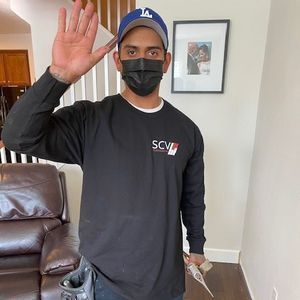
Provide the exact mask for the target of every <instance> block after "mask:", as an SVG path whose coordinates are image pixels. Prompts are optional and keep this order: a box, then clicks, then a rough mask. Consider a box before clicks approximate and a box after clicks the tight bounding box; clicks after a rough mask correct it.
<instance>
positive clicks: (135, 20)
mask: <svg viewBox="0 0 300 300" xmlns="http://www.w3.org/2000/svg"><path fill="white" fill-rule="evenodd" d="M138 26H145V27H149V28H151V29H153V30H154V31H156V33H157V34H158V35H159V36H160V37H161V39H162V41H163V45H164V48H165V50H167V49H168V45H169V40H168V29H167V26H166V24H165V22H164V21H163V19H162V18H161V16H160V15H159V14H158V13H156V12H155V11H154V10H152V9H151V8H148V7H142V8H137V9H135V10H133V11H131V12H130V13H129V14H127V15H126V16H125V17H124V18H123V19H122V20H121V23H120V26H119V31H118V47H119V46H120V43H121V41H122V39H123V38H124V36H125V35H126V33H128V31H129V30H131V29H133V28H135V27H138Z"/></svg>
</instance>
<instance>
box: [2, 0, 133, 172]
mask: <svg viewBox="0 0 300 300" xmlns="http://www.w3.org/2000/svg"><path fill="white" fill-rule="evenodd" d="M90 1H92V2H93V3H94V4H95V7H96V9H97V12H98V15H99V17H100V23H101V24H99V28H98V34H97V38H96V42H95V48H96V47H99V46H100V45H104V44H105V43H106V42H108V41H109V40H110V39H111V38H112V37H113V36H114V35H115V34H116V33H117V28H118V25H119V22H120V19H121V18H122V17H123V16H124V15H126V14H127V13H128V12H129V11H130V10H132V9H134V8H135V0H90ZM82 2H83V7H84V6H85V5H86V2H87V0H85V1H82ZM10 5H11V10H12V11H13V12H14V13H16V14H17V15H19V16H20V17H21V18H22V19H24V20H25V21H26V22H27V23H29V24H30V26H31V35H32V43H33V54H34V64H35V74H36V76H37V78H39V77H40V76H41V75H42V74H43V73H44V71H45V69H46V68H47V66H48V65H49V63H50V60H51V49H52V43H53V40H54V37H55V34H56V28H57V12H58V10H59V7H61V6H64V7H66V9H67V14H68V16H69V15H70V13H71V9H72V1H69V0H51V1H36V0H27V1H23V0H10ZM41 28H43V30H41ZM112 52H113V51H112ZM112 52H111V53H109V54H108V55H106V56H105V58H104V59H103V60H102V61H101V62H100V63H98V64H97V65H96V66H95V67H94V68H93V69H92V70H91V71H89V72H88V73H87V74H85V75H84V76H82V78H81V79H80V80H79V81H78V82H76V83H75V84H73V85H71V87H70V89H69V90H68V91H67V92H66V93H65V94H64V95H63V97H62V98H61V101H60V106H59V107H58V108H60V107H63V106H66V105H71V104H73V103H74V102H75V101H77V100H83V99H88V100H91V101H99V100H101V99H103V98H104V97H105V96H108V95H112V94H116V93H118V92H120V90H121V78H120V74H119V72H117V70H116V69H115V64H114V61H113V58H112ZM16 162H22V163H27V162H34V163H45V162H47V163H52V162H49V161H45V160H41V159H38V158H36V157H27V156H26V155H23V154H22V155H16V153H14V152H13V151H8V150H7V149H5V147H3V145H0V163H16ZM52 164H55V165H56V166H57V167H61V166H62V164H58V163H52Z"/></svg>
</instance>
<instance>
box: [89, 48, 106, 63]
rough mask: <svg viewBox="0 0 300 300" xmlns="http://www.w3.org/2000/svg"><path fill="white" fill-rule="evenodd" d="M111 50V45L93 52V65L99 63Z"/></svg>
mask: <svg viewBox="0 0 300 300" xmlns="http://www.w3.org/2000/svg"><path fill="white" fill-rule="evenodd" d="M108 52H109V47H106V46H104V47H100V48H98V49H97V50H95V51H94V52H93V53H92V62H93V65H95V64H97V63H98V62H99V61H100V60H101V59H102V58H103V57H104V56H105V55H106V54H107V53H108Z"/></svg>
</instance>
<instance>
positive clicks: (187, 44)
mask: <svg viewBox="0 0 300 300" xmlns="http://www.w3.org/2000/svg"><path fill="white" fill-rule="evenodd" d="M229 25H230V20H206V21H174V22H173V68H172V93H224V75H225V65H226V56H227V44H228V35H229Z"/></svg>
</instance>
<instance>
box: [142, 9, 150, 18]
mask: <svg viewBox="0 0 300 300" xmlns="http://www.w3.org/2000/svg"><path fill="white" fill-rule="evenodd" d="M141 10H142V13H141V17H146V18H151V19H152V15H150V13H149V10H147V9H146V8H145V7H143V8H141Z"/></svg>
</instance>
